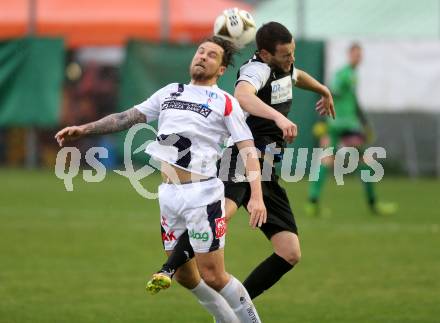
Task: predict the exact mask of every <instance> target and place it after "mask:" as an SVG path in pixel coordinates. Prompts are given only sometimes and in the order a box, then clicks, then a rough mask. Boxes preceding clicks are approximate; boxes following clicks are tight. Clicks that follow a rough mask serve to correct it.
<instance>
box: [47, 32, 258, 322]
mask: <svg viewBox="0 0 440 323" xmlns="http://www.w3.org/2000/svg"><path fill="white" fill-rule="evenodd" d="M233 54H234V48H233V46H232V44H231V43H230V42H228V41H225V40H223V39H221V38H218V37H211V38H209V39H208V40H206V41H205V42H203V43H202V44H201V45H200V46H199V47H198V49H197V52H196V54H195V55H194V58H193V60H192V62H191V66H190V74H191V83H190V84H187V85H183V84H170V85H168V86H165V87H164V88H162V89H160V90H159V91H157V92H156V93H154V94H153V95H152V96H151V97H150V98H149V99H148V100H146V101H144V102H142V103H141V104H139V105H137V106H135V107H133V108H131V109H129V110H127V111H125V112H121V113H116V114H112V115H109V116H107V117H104V118H102V119H100V120H98V121H95V122H91V123H88V124H85V125H81V126H73V127H67V128H64V129H62V130H60V131H59V132H58V133H57V134H56V135H55V138H56V139H57V141H58V143H59V145H60V146H62V145H64V144H65V143H66V142H68V141H72V140H75V139H78V138H81V137H83V136H87V135H91V134H105V133H112V132H117V131H121V130H125V129H127V128H129V127H131V126H132V125H134V124H136V123H143V122H150V121H153V120H156V119H157V120H158V136H157V140H156V141H155V142H153V143H151V144H150V145H149V146H148V147H147V152H148V153H149V154H151V155H152V156H153V157H154V158H156V159H158V160H160V161H161V167H162V168H161V172H162V177H163V179H164V183H162V184H161V185H160V186H159V204H160V210H161V226H162V237H163V238H165V239H163V240H164V247H165V250H166V251H167V253H168V254H169V253H170V252H171V251H172V250H173V248H174V245H175V243H176V240H177V239H178V238H179V236H180V234H182V233H183V232H184V231H185V230H188V232H189V234H190V235H191V237H190V242H191V245H192V247H193V249H194V251H195V261H194V260H191V261H189V262H187V263H186V264H185V265H184V266H182V267H181V268H179V270H178V272H177V273H176V278H178V277H179V276H180V277H181V279H180V282H181V283H182V285H184V286H185V287H186V288H188V289H190V290H191V291H192V292H193V293H194V295H195V296H196V297H197V298H198V299H199V302H200V303H201V304H202V305H203V306H204V307H205V308H206V309H207V310H208V311H209V312H210V313H211V314H212V315H214V316H215V318H216V320H217V322H260V319H259V317H258V314H257V312H256V310H255V306H254V305H253V303H252V300H251V299H250V297H249V295H248V293H247V291H246V289H245V288H244V287H243V285H242V284H241V283H240V282H239V281H238V280H237V279H236V278H234V277H233V276H232V275H230V274H228V273H227V272H226V271H225V266H224V254H223V247H224V240H225V233H226V222H225V211H224V202H225V200H224V188H223V183H222V182H221V181H220V180H219V179H218V178H216V177H215V176H216V160H217V159H218V157H219V155H220V145H221V144H222V143H223V142H224V139H225V138H227V137H229V136H231V137H232V139H233V140H234V142H235V143H236V145H237V146H238V148H239V149H241V153H242V154H243V155H242V156H243V158H244V159H245V160H246V169H247V171H248V175H252V176H249V180H250V185H251V186H252V197H251V199H250V202H249V204H248V209H249V211H250V225H251V226H253V227H255V226H261V225H262V224H263V223H264V222H265V220H266V209H265V206H264V203H263V196H262V191H261V182H260V167H259V163H258V159H257V153H256V150H255V147H254V144H253V138H252V134H251V132H250V130H249V128H248V126H247V125H246V122H245V118H244V115H243V111H242V110H241V108H240V106H239V104H238V102H237V101H236V100H235V99H234V98H233V97H232V96H230V95H229V94H227V93H226V92H224V91H222V90H220V89H219V88H218V87H217V85H216V82H217V79H218V78H219V77H220V76H221V75H223V73H224V72H225V70H226V67H227V66H228V65H229V63H230V62H231V60H232V56H233ZM251 172H252V174H251ZM251 177H252V178H251ZM199 273H200V274H199ZM200 276H201V277H200ZM177 280H178V281H179V279H177Z"/></svg>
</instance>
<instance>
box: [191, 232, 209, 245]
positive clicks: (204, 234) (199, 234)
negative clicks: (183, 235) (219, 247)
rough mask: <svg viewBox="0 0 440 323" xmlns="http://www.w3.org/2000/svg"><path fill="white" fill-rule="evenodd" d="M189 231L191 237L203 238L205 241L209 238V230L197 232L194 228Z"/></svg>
mask: <svg viewBox="0 0 440 323" xmlns="http://www.w3.org/2000/svg"><path fill="white" fill-rule="evenodd" d="M188 233H189V237H190V238H191V239H195V240H202V241H203V242H206V241H208V239H209V233H208V232H196V231H194V230H190V231H189V232H188Z"/></svg>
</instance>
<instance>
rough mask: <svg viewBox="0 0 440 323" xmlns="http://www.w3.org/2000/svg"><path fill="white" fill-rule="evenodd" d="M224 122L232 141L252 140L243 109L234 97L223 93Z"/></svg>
mask: <svg viewBox="0 0 440 323" xmlns="http://www.w3.org/2000/svg"><path fill="white" fill-rule="evenodd" d="M225 99H226V101H225V124H226V128H227V129H228V131H229V133H230V134H231V138H232V140H233V141H234V142H240V141H244V140H253V139H254V138H253V136H252V132H251V130H250V129H249V126H248V125H247V123H246V118H245V116H244V113H243V110H242V109H241V107H240V104H239V103H238V101H237V100H236V99H235V98H231V97H230V96H229V95H227V94H225Z"/></svg>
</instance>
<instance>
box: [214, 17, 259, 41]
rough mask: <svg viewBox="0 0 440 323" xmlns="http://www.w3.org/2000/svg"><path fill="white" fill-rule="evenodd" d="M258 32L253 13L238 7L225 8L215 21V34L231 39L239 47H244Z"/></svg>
mask: <svg viewBox="0 0 440 323" xmlns="http://www.w3.org/2000/svg"><path fill="white" fill-rule="evenodd" d="M256 32H257V28H256V24H255V20H254V18H253V17H252V15H251V14H250V13H249V12H247V11H245V10H241V9H238V8H230V9H226V10H224V11H223V12H222V14H221V15H219V16H218V17H217V19H216V20H215V23H214V35H216V36H220V37H223V38H225V39H227V40H230V41H232V42H233V43H234V44H235V45H236V46H238V47H244V46H246V45H247V44H249V43H250V42H252V41H253V40H254V39H255V33H256Z"/></svg>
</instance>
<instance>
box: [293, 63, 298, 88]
mask: <svg viewBox="0 0 440 323" xmlns="http://www.w3.org/2000/svg"><path fill="white" fill-rule="evenodd" d="M292 81H293V84H296V82H297V81H298V71H297V70H296V68H295V66H293V71H292Z"/></svg>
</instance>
